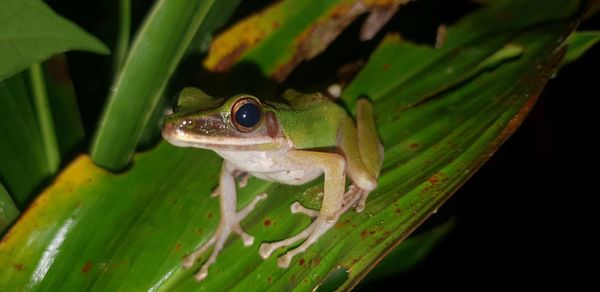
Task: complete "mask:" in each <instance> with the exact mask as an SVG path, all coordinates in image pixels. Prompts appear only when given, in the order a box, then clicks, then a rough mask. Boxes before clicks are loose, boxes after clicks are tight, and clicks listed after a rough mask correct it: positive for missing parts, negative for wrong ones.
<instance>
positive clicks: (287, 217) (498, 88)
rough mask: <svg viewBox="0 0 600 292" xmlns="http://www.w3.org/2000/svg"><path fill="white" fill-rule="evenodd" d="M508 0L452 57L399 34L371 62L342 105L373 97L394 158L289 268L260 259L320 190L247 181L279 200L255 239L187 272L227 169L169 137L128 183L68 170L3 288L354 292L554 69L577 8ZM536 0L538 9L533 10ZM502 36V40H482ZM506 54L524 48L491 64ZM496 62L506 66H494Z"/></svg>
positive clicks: (32, 223) (267, 208) (9, 260)
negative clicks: (362, 200) (359, 207)
mask: <svg viewBox="0 0 600 292" xmlns="http://www.w3.org/2000/svg"><path fill="white" fill-rule="evenodd" d="M532 2H535V3H532ZM503 3H508V4H505V5H499V6H493V7H491V8H488V9H484V10H480V11H478V12H477V13H475V14H473V15H471V16H469V17H466V18H465V19H463V20H462V21H461V22H460V23H459V24H457V26H456V28H457V29H456V30H453V29H452V28H450V29H449V32H453V33H451V34H449V38H448V42H447V43H446V46H444V48H442V49H440V50H427V49H424V48H423V47H418V46H415V45H414V44H410V43H408V42H405V41H403V40H401V39H399V38H398V37H397V36H389V37H387V38H386V39H385V40H384V41H383V43H382V44H381V45H380V46H379V48H378V49H377V50H376V51H375V52H374V54H373V55H372V56H371V60H370V61H369V63H368V64H367V66H366V67H365V68H364V69H363V71H362V72H361V74H359V76H357V78H356V79H355V80H354V81H353V83H354V84H353V85H351V86H350V87H349V88H348V89H347V90H346V91H345V93H344V98H345V101H346V104H347V105H349V106H352V103H353V102H352V101H353V100H354V98H356V97H357V95H360V94H366V95H367V96H369V97H371V98H372V99H373V100H374V105H375V114H376V117H377V121H376V122H377V128H378V130H379V131H380V135H381V138H382V140H383V144H384V146H385V150H386V153H385V161H384V165H383V169H382V174H381V176H380V180H379V187H378V188H377V189H376V190H375V191H374V192H373V193H372V194H371V195H370V196H369V200H368V202H367V206H366V209H365V211H364V212H363V213H355V212H349V213H347V214H344V215H343V216H342V217H341V218H340V220H339V221H338V222H337V224H336V226H335V227H334V228H332V230H330V231H329V232H328V233H327V234H325V235H324V236H323V237H322V238H321V239H320V240H319V241H318V242H317V243H316V244H315V245H313V246H311V247H310V248H309V249H308V250H307V251H306V252H305V253H303V254H302V255H299V256H298V257H296V258H294V262H293V263H292V265H291V266H290V267H289V268H288V269H280V268H278V267H277V264H276V256H277V255H279V254H281V253H282V252H283V251H277V254H275V255H273V256H271V257H270V258H269V259H267V260H262V259H261V258H260V256H259V255H258V246H259V245H258V244H257V243H258V242H263V241H275V240H279V239H282V238H286V237H288V236H290V235H293V234H295V233H297V232H299V231H300V230H302V229H303V228H305V227H306V226H307V225H308V224H309V223H310V219H309V218H306V217H305V216H302V215H292V214H291V213H290V211H289V206H290V204H291V203H292V202H294V201H296V200H299V201H301V202H302V203H305V204H307V205H310V206H314V205H315V202H317V203H316V204H317V205H318V202H319V200H320V197H319V194H320V193H321V192H322V181H321V180H320V179H319V180H316V181H314V182H311V183H309V184H307V185H303V186H287V185H281V184H276V183H270V182H264V181H260V180H258V179H251V180H250V181H249V183H248V185H247V186H246V187H245V188H242V189H240V190H239V192H238V201H239V206H244V205H246V204H247V203H248V202H250V201H251V200H252V198H253V197H254V196H255V195H256V194H258V193H262V192H267V193H268V194H269V198H268V199H267V200H265V201H263V202H261V203H259V205H258V206H257V208H256V209H255V210H254V212H252V213H251V214H250V215H249V216H248V217H247V218H246V219H245V220H244V221H242V223H241V225H242V227H243V228H244V229H246V231H247V232H248V233H250V234H252V235H254V236H255V237H256V241H255V242H256V243H255V244H254V245H253V246H251V247H244V246H243V243H242V241H241V240H240V239H239V238H230V240H228V241H227V243H226V244H225V249H224V251H223V252H222V253H221V255H220V256H219V258H218V260H217V262H216V264H215V265H214V266H212V267H211V270H210V273H209V276H208V278H207V279H206V280H204V281H203V282H201V283H198V282H195V281H194V279H193V276H192V275H193V273H194V272H195V271H196V269H198V268H199V265H197V266H196V267H194V268H192V269H189V270H183V269H182V268H181V258H182V257H183V256H184V255H186V254H188V253H189V252H190V251H192V250H193V249H194V247H196V246H198V245H201V244H202V243H203V242H205V241H206V240H208V238H210V236H211V235H212V234H213V232H214V229H215V228H216V226H217V223H218V219H219V207H218V198H211V197H210V193H211V190H212V189H213V188H214V187H215V186H216V184H217V183H218V173H219V168H220V163H221V159H219V158H218V157H217V156H216V155H215V154H214V153H212V152H209V151H202V150H197V149H182V148H175V147H173V146H170V145H168V144H166V143H165V142H163V143H161V144H160V145H159V146H158V147H157V148H156V149H153V150H151V151H148V152H146V153H143V154H139V155H137V156H136V157H135V163H134V164H133V166H132V168H131V169H129V170H128V171H126V172H123V173H121V174H118V175H117V174H112V173H110V172H108V171H105V170H103V169H101V168H99V167H97V166H95V165H94V164H93V163H92V161H91V160H90V158H88V157H87V156H82V157H80V158H79V159H77V160H76V161H75V162H73V163H72V164H71V165H69V167H68V168H67V169H66V170H65V171H63V172H62V173H61V175H60V176H59V177H58V178H57V180H56V181H55V182H54V183H53V184H52V185H51V186H50V187H49V188H48V189H46V190H45V191H44V193H43V194H42V195H41V196H40V197H38V199H37V200H36V201H35V202H34V204H33V206H32V207H31V208H30V209H29V210H28V212H27V213H25V214H24V215H23V216H22V218H21V219H20V220H19V221H18V222H17V224H16V225H15V226H14V227H13V228H12V229H11V230H10V231H9V233H8V234H7V235H6V236H5V238H4V239H3V240H2V241H1V242H0V271H1V273H0V287H10V288H14V289H22V290H41V291H48V290H49V291H54V290H67V291H70V290H92V289H95V290H102V291H104V290H107V291H112V290H123V291H134V290H135V291H138V290H153V291H154V290H158V289H161V290H176V291H189V290H208V291H222V290H238V291H248V290H258V291H262V290H267V289H272V290H291V289H298V290H312V289H314V288H315V287H317V286H318V285H319V284H320V283H321V282H322V281H323V280H324V278H325V277H326V275H329V274H331V273H334V271H341V273H344V271H347V277H348V279H347V280H346V281H345V282H344V283H343V284H342V286H341V289H350V288H351V287H353V286H354V285H356V283H357V282H358V281H360V279H362V278H363V277H364V276H365V274H366V273H367V271H369V270H370V269H371V268H372V267H373V266H374V265H375V263H376V262H378V260H379V259H380V258H381V257H382V256H383V255H385V254H386V253H388V251H389V250H390V249H391V248H392V247H394V246H395V245H396V244H398V243H399V242H400V241H402V240H403V239H405V238H406V237H407V236H408V235H409V234H410V233H411V232H412V231H413V230H414V229H415V228H417V226H419V224H421V223H422V222H423V221H424V220H426V219H427V217H428V216H429V215H430V214H432V213H433V212H435V210H437V208H439V206H440V205H441V204H442V203H443V202H444V201H446V200H447V199H448V197H449V196H450V195H451V194H452V193H453V192H454V191H455V190H456V189H457V188H459V187H460V185H462V184H463V183H464V182H465V181H466V180H467V179H468V178H469V177H470V176H471V175H472V174H473V173H474V172H475V171H476V170H477V169H478V168H479V167H480V166H481V165H482V164H483V163H484V162H485V161H486V160H487V159H488V158H489V157H490V155H492V154H493V153H494V151H495V150H496V149H497V148H498V147H499V146H500V145H501V143H502V142H503V141H504V140H506V139H507V138H508V137H509V136H510V134H512V133H513V132H514V131H515V129H516V128H517V127H518V125H519V124H520V123H521V122H522V121H523V119H524V118H525V117H526V115H527V113H528V112H529V111H530V110H531V108H532V107H533V105H534V103H535V101H536V99H537V97H538V95H539V94H540V92H541V90H542V88H543V86H544V85H545V83H546V81H547V80H548V79H549V78H550V77H551V76H552V75H553V74H554V72H555V71H556V67H557V66H558V64H559V63H560V60H561V58H562V56H563V54H564V50H565V49H564V47H563V41H564V39H565V38H566V36H567V35H568V34H569V33H570V32H571V30H572V28H573V22H572V19H571V15H577V12H578V11H577V10H578V9H577V8H578V5H574V6H568V7H567V6H565V5H542V4H544V3H547V2H546V1H541V0H540V1H527V2H523V1H516V2H514V3H519V5H517V4H510V3H509V2H503ZM531 3H532V4H531ZM569 3H572V2H569ZM529 5H532V6H534V7H536V8H537V9H536V12H537V13H536V14H535V15H531V13H530V11H532V10H531V7H529ZM525 8H527V9H525ZM569 9H570V10H569ZM529 16H531V17H529ZM525 18H527V20H524V19H525ZM494 26H497V28H498V29H501V30H502V31H501V32H498V34H495V33H482V32H490V30H486V29H485V27H494ZM501 26H502V27H501ZM491 31H492V32H493V31H494V30H491ZM509 44H510V45H514V46H517V47H519V48H522V52H521V53H520V54H518V55H515V56H513V57H512V58H508V59H506V58H496V57H494V56H498V55H497V54H498V52H502V50H503V48H506V47H507V46H508V45H509ZM463 52H474V53H476V54H474V56H473V57H469V56H468V55H464V54H463ZM509 55H511V54H509ZM511 56H512V55H511ZM454 57H456V58H454ZM492 59H493V60H502V62H499V63H498V62H492V63H488V62H489V60H492ZM384 60H386V61H385V63H382V62H384ZM486 60H488V61H486ZM384 64H387V66H383V65H384ZM404 64H406V66H405V67H404V66H403V65H404ZM480 64H483V65H485V64H493V65H494V66H491V67H488V66H484V68H485V70H483V71H482V70H480V71H477V72H476V73H475V74H474V73H473V71H472V70H471V67H473V66H478V65H480ZM450 66H452V67H453V68H457V69H456V71H454V72H456V73H457V75H460V76H458V77H454V76H452V77H451V78H450V80H446V79H444V78H442V73H445V72H446V71H443V72H442V73H440V72H438V71H439V70H440V68H444V69H445V68H448V67H450ZM392 70H393V71H394V72H395V75H394V74H390V73H389V72H391V71H392ZM363 72H371V73H372V74H366V73H363ZM397 79H399V81H398V80H397ZM380 80H383V82H380ZM408 81H410V82H408ZM357 84H358V85H357ZM426 85H427V86H426ZM381 87H383V89H382V88H381ZM351 88H354V89H352V90H350V89H351ZM403 89H404V90H403ZM448 89H450V90H448ZM405 91H406V92H405ZM409 93H410V94H409ZM412 94H418V96H413V95H412ZM204 258H206V256H205V257H204ZM199 264H200V263H199ZM340 269H341V270H340Z"/></svg>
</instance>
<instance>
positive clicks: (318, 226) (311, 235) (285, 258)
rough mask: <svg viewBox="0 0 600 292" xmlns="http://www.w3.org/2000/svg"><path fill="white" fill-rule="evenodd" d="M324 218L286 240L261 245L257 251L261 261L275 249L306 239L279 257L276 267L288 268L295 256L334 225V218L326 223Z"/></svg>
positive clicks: (318, 217)
mask: <svg viewBox="0 0 600 292" xmlns="http://www.w3.org/2000/svg"><path fill="white" fill-rule="evenodd" d="M303 208H304V207H303ZM307 210H310V209H307ZM311 211H313V210H311ZM315 212H316V211H315ZM325 217H326V216H323V215H319V216H317V219H315V221H313V222H312V223H311V224H310V225H309V226H308V227H307V228H306V229H304V230H303V231H301V232H300V233H298V234H296V235H294V236H292V237H290V238H287V239H284V240H281V241H277V242H272V243H263V244H261V246H260V249H259V253H260V255H261V257H262V258H263V259H267V258H268V257H269V256H270V255H271V254H272V253H273V251H275V250H276V249H278V248H280V247H286V246H290V245H293V244H294V243H296V242H298V241H300V240H304V239H306V240H305V241H304V242H303V243H302V244H301V245H300V246H298V247H297V248H294V249H292V250H290V251H288V252H286V253H285V254H284V255H282V256H280V257H279V258H278V259H277V265H278V266H279V267H280V268H287V267H289V266H290V263H291V261H292V258H293V257H294V256H295V255H297V254H299V253H303V252H304V251H306V249H308V248H309V247H310V246H311V245H313V243H315V242H316V241H317V240H318V239H319V238H320V237H321V235H323V234H324V233H325V232H326V231H327V230H329V229H330V228H331V227H333V225H335V222H336V221H337V218H336V220H333V221H327V220H326V219H325Z"/></svg>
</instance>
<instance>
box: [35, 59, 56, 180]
mask: <svg viewBox="0 0 600 292" xmlns="http://www.w3.org/2000/svg"><path fill="white" fill-rule="evenodd" d="M29 79H30V81H31V95H32V97H33V104H34V107H35V111H36V116H37V121H38V125H39V128H40V132H41V135H42V143H43V144H44V152H45V154H46V161H47V162H48V171H49V173H50V174H54V173H56V171H57V170H58V166H59V164H60V154H59V152H58V144H57V143H56V132H55V131H54V121H53V119H52V110H51V109H50V104H49V103H48V91H47V90H46V82H45V80H44V73H43V71H42V65H40V63H36V64H34V65H32V66H31V67H29Z"/></svg>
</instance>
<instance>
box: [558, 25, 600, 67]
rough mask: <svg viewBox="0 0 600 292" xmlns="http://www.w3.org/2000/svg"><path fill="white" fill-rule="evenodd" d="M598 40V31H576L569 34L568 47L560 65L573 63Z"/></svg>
mask: <svg viewBox="0 0 600 292" xmlns="http://www.w3.org/2000/svg"><path fill="white" fill-rule="evenodd" d="M598 41H600V31H577V32H575V33H573V34H571V35H570V36H569V38H568V39H567V43H568V44H569V49H568V50H567V54H566V55H565V58H564V59H563V61H562V64H561V66H565V65H567V64H570V63H573V62H575V61H577V59H579V58H581V56H583V54H585V52H587V51H588V50H589V49H591V48H592V47H593V46H594V45H595V44H596V43H597V42H598Z"/></svg>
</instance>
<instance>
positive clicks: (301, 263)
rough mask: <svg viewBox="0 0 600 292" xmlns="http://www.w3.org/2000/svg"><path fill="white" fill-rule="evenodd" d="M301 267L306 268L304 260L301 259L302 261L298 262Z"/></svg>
mask: <svg viewBox="0 0 600 292" xmlns="http://www.w3.org/2000/svg"><path fill="white" fill-rule="evenodd" d="M298 263H299V264H300V265H301V266H304V259H303V258H302V259H300V261H299V262H298Z"/></svg>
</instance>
